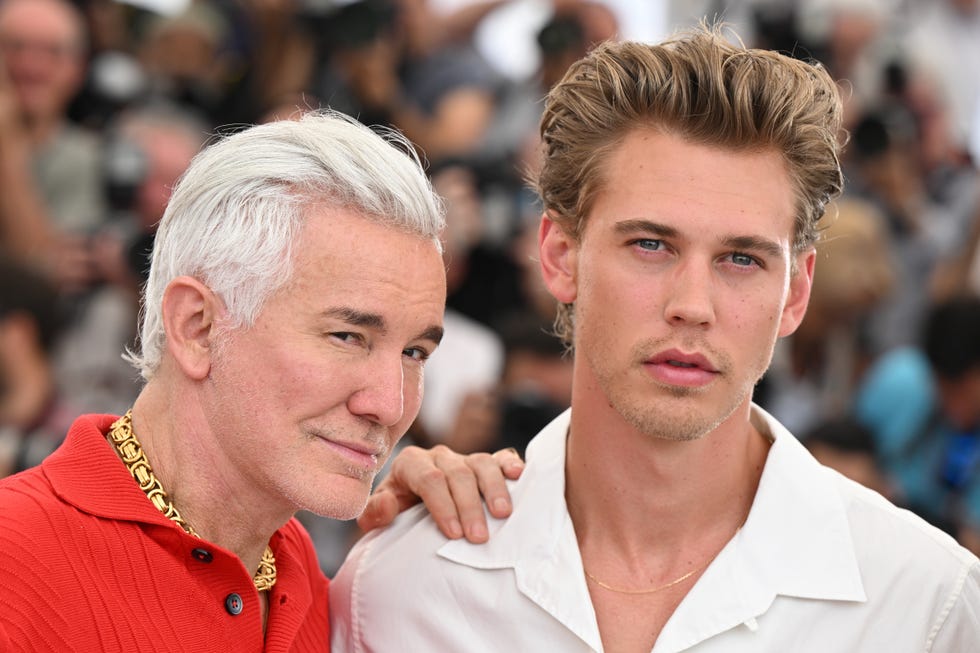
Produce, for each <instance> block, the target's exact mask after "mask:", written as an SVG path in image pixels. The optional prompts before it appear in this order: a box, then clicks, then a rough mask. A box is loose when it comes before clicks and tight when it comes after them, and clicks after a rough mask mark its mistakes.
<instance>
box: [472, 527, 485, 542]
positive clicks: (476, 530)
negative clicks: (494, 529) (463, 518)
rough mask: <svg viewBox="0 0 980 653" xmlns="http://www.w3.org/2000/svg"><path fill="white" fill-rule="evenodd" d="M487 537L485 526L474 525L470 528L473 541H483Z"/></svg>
mask: <svg viewBox="0 0 980 653" xmlns="http://www.w3.org/2000/svg"><path fill="white" fill-rule="evenodd" d="M486 537H487V529H486V527H485V526H484V525H483V524H473V525H472V526H470V536H469V539H471V540H483V539H486Z"/></svg>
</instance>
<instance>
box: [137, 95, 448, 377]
mask: <svg viewBox="0 0 980 653" xmlns="http://www.w3.org/2000/svg"><path fill="white" fill-rule="evenodd" d="M312 204H326V205H328V206H329V205H334V206H338V207H344V208H347V209H352V210H354V211H357V212H358V213H361V214H363V215H364V216H365V217H368V218H370V219H373V220H377V221H378V222H380V223H382V224H385V225H390V226H391V227H393V228H396V229H399V230H401V231H404V232H408V233H413V234H417V235H419V236H420V237H422V238H431V239H432V240H433V242H435V243H436V245H437V246H439V233H440V231H441V230H442V228H443V225H444V212H443V207H442V204H441V202H440V201H439V198H438V196H437V195H435V193H434V192H433V190H432V186H431V185H430V183H429V181H428V179H427V178H426V176H425V174H424V172H423V170H422V166H421V162H420V161H419V158H418V156H417V155H416V153H415V150H414V149H413V148H412V146H411V144H410V143H409V142H408V141H407V140H406V139H405V138H404V137H403V136H401V135H400V134H398V133H397V132H394V131H390V130H386V131H383V132H381V133H376V132H374V131H372V130H371V129H369V128H367V127H365V126H364V125H362V124H360V123H358V122H357V121H355V120H354V119H353V118H349V117H347V116H345V115H343V114H340V113H337V112H334V111H318V112H313V113H309V114H307V115H305V116H304V117H302V118H301V119H299V120H284V121H279V122H272V123H268V124H265V125H259V126H255V127H251V128H249V129H246V130H244V131H241V132H238V133H236V134H233V135H231V136H228V137H226V138H224V139H222V140H220V141H218V142H216V143H215V144H213V145H210V146H209V147H207V148H206V149H204V150H203V151H202V152H200V153H199V154H198V155H197V156H196V157H195V158H194V160H193V162H192V163H191V165H190V167H189V168H188V169H187V171H186V172H185V173H184V175H183V176H182V177H181V179H180V181H179V182H178V183H177V185H176V187H175V188H174V191H173V195H172V196H171V199H170V203H169V204H168V206H167V210H166V212H165V213H164V215H163V218H162V219H161V221H160V226H159V228H158V230H157V233H156V238H155V241H154V246H153V257H152V260H151V263H150V273H149V279H148V281H147V283H146V287H145V289H144V291H143V310H142V312H143V315H142V328H141V332H140V349H141V352H140V353H135V352H127V358H128V360H129V361H130V362H131V363H133V365H135V366H136V367H137V368H138V369H139V370H140V373H141V374H142V375H143V378H144V379H147V380H149V379H150V378H151V377H152V375H153V373H154V372H155V371H156V369H157V367H158V366H159V364H160V359H161V356H162V354H163V351H164V348H165V345H166V337H165V333H164V327H163V315H162V306H163V294H164V291H165V290H166V288H167V285H168V284H169V283H170V282H171V280H173V279H174V278H176V277H178V276H182V275H187V276H192V277H194V278H196V279H198V280H200V281H201V282H202V283H204V284H206V285H207V286H208V287H209V288H211V290H213V291H214V292H215V293H216V294H217V295H218V296H219V297H220V298H221V299H222V300H223V301H224V303H225V307H226V309H227V311H228V317H229V319H230V324H229V327H230V328H239V327H244V328H247V327H249V326H251V325H253V324H254V323H255V320H256V318H257V317H258V315H259V313H260V311H261V309H262V306H263V305H264V303H265V301H266V300H267V299H268V298H269V297H270V296H271V295H272V294H273V293H275V292H276V291H277V290H279V289H280V288H281V287H282V286H283V285H284V284H285V283H286V282H287V281H288V280H289V278H290V275H291V274H292V244H293V243H294V242H295V239H296V237H297V234H298V233H299V231H300V229H301V227H302V225H303V220H304V218H305V216H306V211H305V209H306V208H307V207H308V206H310V205H312Z"/></svg>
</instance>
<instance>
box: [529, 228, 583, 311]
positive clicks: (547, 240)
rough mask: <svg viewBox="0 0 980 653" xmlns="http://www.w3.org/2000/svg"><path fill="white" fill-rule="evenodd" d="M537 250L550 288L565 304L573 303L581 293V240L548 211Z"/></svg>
mask: <svg viewBox="0 0 980 653" xmlns="http://www.w3.org/2000/svg"><path fill="white" fill-rule="evenodd" d="M538 252H539V254H540V257H541V276H542V277H544V284H545V286H547V287H548V291H549V292H550V293H551V294H552V295H553V296H554V297H555V299H557V300H558V301H559V302H561V303H562V304H571V303H573V302H574V301H575V297H576V296H577V295H578V281H577V276H578V275H577V271H578V242H577V241H576V240H575V239H573V238H572V237H571V236H570V235H569V234H568V233H567V232H566V231H565V230H564V229H563V228H562V227H561V226H560V225H559V224H558V223H557V222H555V221H554V220H553V219H551V217H549V215H548V213H547V212H545V213H544V215H542V216H541V226H540V227H539V230H538Z"/></svg>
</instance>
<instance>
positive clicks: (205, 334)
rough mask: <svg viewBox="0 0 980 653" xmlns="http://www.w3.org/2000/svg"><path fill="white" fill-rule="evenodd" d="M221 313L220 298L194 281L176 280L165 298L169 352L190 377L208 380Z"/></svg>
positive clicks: (164, 314) (164, 309) (190, 279)
mask: <svg viewBox="0 0 980 653" xmlns="http://www.w3.org/2000/svg"><path fill="white" fill-rule="evenodd" d="M220 310H221V303H220V300H219V299H218V297H217V296H216V295H215V294H214V292H212V291H211V289H210V288H208V287H207V286H206V285H204V284H203V283H201V282H200V281H198V280H197V279H194V278H193V277H177V278H175V279H174V280H173V281H171V282H170V284H169V285H168V286H167V289H166V290H165V291H164V294H163V326H164V330H165V332H166V334H167V352H168V353H169V354H170V356H171V357H173V359H174V361H175V362H176V363H177V365H178V366H179V367H180V369H181V370H182V371H183V372H184V374H186V375H187V376H188V377H190V378H192V379H196V380H201V379H204V378H207V376H208V373H209V372H210V371H211V357H212V355H213V347H212V343H213V336H214V331H215V326H216V323H217V318H218V315H219V312H220Z"/></svg>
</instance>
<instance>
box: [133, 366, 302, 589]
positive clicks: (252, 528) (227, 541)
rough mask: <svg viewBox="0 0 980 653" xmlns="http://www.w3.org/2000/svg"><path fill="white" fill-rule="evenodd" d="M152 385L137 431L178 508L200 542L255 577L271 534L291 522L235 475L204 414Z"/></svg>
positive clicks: (137, 414) (141, 402)
mask: <svg viewBox="0 0 980 653" xmlns="http://www.w3.org/2000/svg"><path fill="white" fill-rule="evenodd" d="M162 390H163V389H161V388H160V387H158V386H157V385H156V384H155V381H150V382H149V383H148V384H147V386H146V387H145V388H144V390H143V392H141V393H140V396H139V398H138V399H137V400H136V403H135V404H134V406H133V429H134V431H135V433H136V437H137V438H138V439H139V441H140V444H141V446H142V448H143V451H144V453H145V455H146V457H147V459H148V460H149V462H150V466H151V467H152V469H153V473H154V474H155V475H156V477H157V478H158V479H159V480H160V483H161V484H162V485H163V488H164V490H165V491H166V492H167V495H168V496H169V497H170V500H171V501H172V502H173V504H174V506H175V507H176V508H177V510H178V511H179V512H180V514H181V516H182V517H183V518H184V520H185V521H186V522H187V524H188V525H189V526H190V527H191V528H192V529H193V530H194V532H195V533H196V534H197V535H198V536H199V537H201V538H203V539H205V540H207V541H209V542H212V543H214V544H217V545H219V546H221V547H223V548H225V549H228V550H229V551H232V552H233V553H235V554H236V555H237V556H238V557H239V558H240V559H241V560H242V562H243V564H244V565H245V568H246V569H249V570H250V571H253V572H254V571H255V569H256V568H257V567H258V565H259V561H260V560H261V558H262V553H263V552H264V551H265V547H266V546H267V544H268V542H269V539H270V538H271V537H272V535H273V533H275V531H276V530H277V529H278V528H280V527H281V526H282V525H283V524H285V523H286V522H287V521H288V520H289V518H290V517H291V516H292V511H291V510H289V509H288V508H286V507H282V508H281V509H280V510H278V511H273V510H270V509H269V508H270V505H269V501H268V498H267V497H264V496H263V495H261V493H260V492H259V491H258V488H256V487H254V485H252V484H250V483H249V481H248V477H247V475H246V474H243V473H241V472H239V471H238V470H236V469H235V466H234V462H233V461H232V460H230V459H229V458H228V456H227V452H226V451H225V450H224V449H223V447H222V446H220V445H219V443H217V442H216V441H215V439H214V438H213V437H212V433H211V431H210V429H208V428H207V421H206V419H204V415H203V413H202V412H200V411H195V410H193V409H191V410H189V409H188V408H189V407H192V406H193V405H194V404H193V403H192V402H188V401H187V398H186V397H183V396H180V395H179V394H178V393H170V392H164V391H162Z"/></svg>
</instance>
